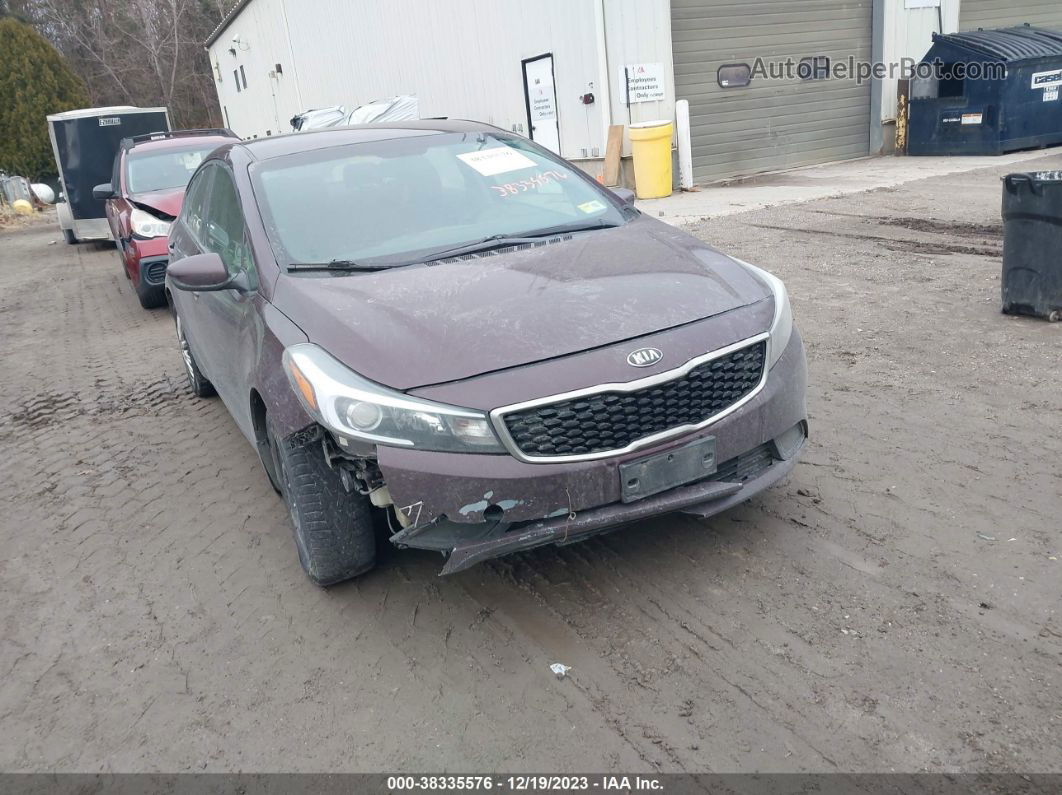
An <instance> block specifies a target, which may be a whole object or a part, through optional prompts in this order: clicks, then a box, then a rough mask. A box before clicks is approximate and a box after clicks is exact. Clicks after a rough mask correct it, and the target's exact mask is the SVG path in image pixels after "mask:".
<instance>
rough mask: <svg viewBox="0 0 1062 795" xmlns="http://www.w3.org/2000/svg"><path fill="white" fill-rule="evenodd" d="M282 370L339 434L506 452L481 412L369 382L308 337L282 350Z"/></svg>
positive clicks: (384, 441) (443, 447)
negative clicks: (311, 341) (435, 401)
mask: <svg viewBox="0 0 1062 795" xmlns="http://www.w3.org/2000/svg"><path fill="white" fill-rule="evenodd" d="M284 371H285V372H286V373H287V374H288V380H289V381H291V386H292V388H293V389H294V390H295V394H296V395H297V396H298V398H299V401H300V402H301V403H302V405H303V407H304V408H305V409H306V411H307V412H308V413H309V414H310V415H311V416H312V417H313V418H314V419H315V420H317V421H318V422H319V423H321V424H322V425H323V426H325V427H326V428H328V430H330V431H332V432H333V433H335V434H338V435H340V436H345V437H348V438H352V439H360V440H362V441H366V442H371V443H373V444H383V445H390V446H392V447H414V448H416V449H418V450H437V451H441V452H450V453H503V452H505V450H504V448H503V447H502V446H501V444H500V443H499V442H498V439H497V437H496V436H495V435H494V431H493V430H492V429H491V426H490V420H488V419H487V415H486V414H484V413H483V412H481V411H474V410H472V409H462V408H457V407H455V406H447V405H444V404H442V403H433V402H432V401H430V400H421V399H420V398H415V397H410V396H409V395H406V394H403V393H402V392H396V391H394V390H391V389H388V388H387V387H384V386H381V385H380V384H376V383H373V382H372V381H369V380H368V379H365V378H362V377H361V376H360V375H358V374H357V373H355V372H353V371H352V370H350V369H349V368H348V367H346V366H345V365H343V364H341V363H340V362H339V361H338V360H336V359H335V358H333V357H332V356H330V355H329V354H327V353H325V352H324V351H323V350H322V349H321V348H319V347H317V346H316V345H313V344H311V343H301V344H299V345H292V346H291V347H290V348H288V349H287V350H285V351H284Z"/></svg>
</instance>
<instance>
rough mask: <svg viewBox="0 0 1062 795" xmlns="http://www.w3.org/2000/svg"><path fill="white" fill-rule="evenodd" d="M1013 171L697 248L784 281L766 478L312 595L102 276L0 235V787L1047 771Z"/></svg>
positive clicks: (747, 217)
mask: <svg viewBox="0 0 1062 795" xmlns="http://www.w3.org/2000/svg"><path fill="white" fill-rule="evenodd" d="M1025 167H1026V168H1028V169H1030V170H1032V169H1039V168H1044V169H1047V168H1051V169H1057V168H1062V156H1059V155H1054V156H1051V157H1045V158H1044V159H1043V160H1037V161H1035V162H1031V163H1028V164H1025ZM1005 170H1007V169H1000V168H989V169H983V170H979V171H973V172H967V173H964V174H959V175H954V176H949V177H936V178H933V179H930V180H923V181H920V182H913V183H908V184H906V185H904V186H901V187H898V188H889V189H882V190H879V191H872V192H869V193H863V194H858V195H854V196H846V197H844V198H839V199H827V200H822V201H815V202H812V203H807V204H802V205H793V206H789V207H783V208H776V209H767V210H760V211H756V212H750V213H745V214H741V215H736V216H731V217H727V218H723V219H718V220H715V221H705V222H703V223H701V224H700V225H699V226H697V228H696V229H694V230H693V231H694V232H695V233H696V234H698V235H699V236H701V237H702V238H704V239H705V240H709V241H712V242H714V243H715V244H717V245H718V246H720V247H721V248H723V249H725V250H727V251H729V252H731V253H733V254H735V255H737V256H740V257H742V258H744V259H747V260H750V261H753V262H757V263H760V264H763V265H764V266H765V267H768V268H770V269H771V270H773V271H774V272H776V273H777V274H779V275H780V276H782V277H783V278H784V279H785V280H786V282H787V284H788V286H789V289H790V293H791V295H792V302H793V307H794V312H795V315H796V318H797V322H798V324H799V325H800V328H801V330H802V333H803V335H804V339H805V341H806V343H807V348H808V356H809V362H810V372H811V384H810V391H809V396H808V397H809V407H810V415H811V446H810V449H809V451H808V453H807V455H806V456H805V458H804V460H803V461H802V462H801V463H800V464H799V466H798V467H797V468H796V470H795V471H794V473H793V474H792V476H791V477H790V478H789V480H788V481H787V482H785V483H784V484H782V485H780V486H778V487H776V488H775V489H773V490H771V491H769V492H768V493H766V494H764V495H762V496H760V497H758V498H756V499H754V500H753V501H752V502H750V503H748V504H746V505H744V506H743V507H740V508H739V509H736V510H733V511H731V512H729V513H728V514H726V515H723V516H721V517H717V518H715V519H712V520H710V521H697V520H695V519H693V518H687V517H679V516H669V517H665V518H661V519H658V520H655V521H651V522H645V523H643V524H640V525H637V526H633V527H630V528H626V529H624V530H621V531H619V532H616V533H613V534H610V535H607V536H603V537H599V538H596V539H594V540H591V541H589V542H587V543H583V544H579V545H575V546H571V547H568V548H564V549H559V550H558V549H553V548H547V549H544V550H539V551H535V552H531V553H527V554H521V555H518V556H515V557H512V558H508V559H505V560H500V561H495V562H492V563H488V564H485V565H481V566H479V567H477V568H474V569H472V570H469V571H467V572H464V573H461V574H459V575H456V576H453V577H450V578H446V579H439V578H437V577H436V574H437V572H438V569H439V567H440V564H441V560H440V558H438V557H437V556H434V555H432V554H429V553H418V552H415V551H411V552H401V553H400V552H396V551H390V550H388V551H386V552H385V557H384V559H383V560H382V562H381V565H380V566H379V568H378V569H377V570H376V571H375V572H373V573H372V574H370V575H368V576H366V577H364V578H362V579H360V580H358V581H357V582H356V583H353V584H349V585H345V586H342V587H338V588H334V589H331V590H328V591H323V590H319V589H317V588H315V587H314V586H312V585H311V584H310V583H309V582H308V581H307V580H306V578H305V577H304V576H303V574H302V571H301V570H300V568H299V564H298V561H297V558H296V554H295V548H294V545H293V543H292V538H291V530H290V529H289V526H288V520H287V517H286V515H285V512H284V510H283V508H282V505H281V503H280V501H279V499H278V498H277V497H276V496H275V495H274V493H273V492H272V491H271V490H270V487H269V485H268V483H267V481H266V478H265V476H264V474H263V473H262V472H261V470H260V467H259V464H258V461H257V458H256V456H255V453H254V451H253V450H252V449H251V448H250V446H249V445H248V444H247V443H246V441H245V440H244V439H243V438H242V437H241V436H240V434H239V432H238V431H237V430H236V427H235V426H234V425H233V423H232V422H231V420H230V419H229V417H228V414H227V413H226V412H225V410H224V408H223V407H222V406H221V404H220V403H218V402H217V401H216V400H212V401H211V400H208V401H201V400H197V399H195V398H193V397H192V396H191V395H190V394H189V393H188V392H187V390H186V388H185V384H184V378H183V374H182V369H181V364H180V361H179V357H178V354H177V350H176V346H175V343H174V335H173V329H172V321H171V320H170V319H169V317H168V315H167V314H166V313H165V312H164V311H156V312H146V311H144V310H142V309H140V307H139V306H138V304H137V301H136V298H135V297H134V295H133V293H132V291H131V289H130V287H129V284H128V282H126V280H125V279H124V277H123V276H122V274H121V272H120V270H119V265H118V259H117V257H116V254H115V252H114V251H113V249H107V248H103V247H94V246H92V245H83V246H78V247H72V246H67V245H65V244H63V243H62V241H61V238H60V236H59V233H58V231H57V230H56V228H55V227H53V226H51V225H45V226H42V225H35V226H33V227H31V228H29V229H25V230H21V231H17V232H5V233H3V235H2V236H0V355H2V361H3V365H4V366H3V377H2V378H0V499H2V505H3V515H2V517H0V549H2V552H0V726H2V727H3V730H2V731H0V769H2V770H5V771H14V770H19V771H31V770H32V771H43V770H61V771H142V770H150V771H184V770H203V769H205V770H214V771H222V770H245V771H247V770H261V771H268V770H298V771H355V770H387V771H413V770H434V771H438V770H440V769H447V770H451V771H453V770H461V771H480V772H482V771H486V770H511V771H557V772H563V771H584V772H588V771H594V770H597V771H606V770H612V771H614V770H620V769H622V770H624V771H705V772H707V771H752V770H759V771H767V770H771V771H834V770H844V771H894V770H896V771H988V770H993V771H1003V770H1018V771H1027V772H1030V771H1056V772H1058V771H1062V746H1060V743H1059V737H1060V736H1062V699H1060V693H1062V688H1060V686H1062V614H1060V610H1062V598H1060V597H1062V540H1060V534H1062V433H1060V431H1062V390H1060V389H1059V384H1060V375H1062V357H1060V352H1062V323H1060V324H1054V325H1050V324H1048V323H1046V322H1043V321H1038V320H1033V319H1020V318H1012V317H1005V316H1003V315H1001V314H1000V313H999V273H1000V249H1001V226H1000V221H999V194H1000V183H999V175H1000V174H1001V173H1003V171H1005ZM56 241H58V242H56ZM553 662H562V663H565V664H567V665H570V666H572V669H571V672H570V674H569V676H568V677H567V678H566V679H563V680H558V679H556V678H555V677H554V676H553V675H552V674H551V673H550V670H549V665H550V663H553Z"/></svg>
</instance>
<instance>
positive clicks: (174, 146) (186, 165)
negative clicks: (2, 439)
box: [92, 130, 239, 309]
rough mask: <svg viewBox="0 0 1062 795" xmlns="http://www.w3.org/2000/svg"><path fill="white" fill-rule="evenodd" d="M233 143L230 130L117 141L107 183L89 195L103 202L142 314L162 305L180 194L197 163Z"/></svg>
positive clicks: (176, 133) (187, 131)
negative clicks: (109, 179) (168, 246)
mask: <svg viewBox="0 0 1062 795" xmlns="http://www.w3.org/2000/svg"><path fill="white" fill-rule="evenodd" d="M234 140H239V136H237V135H236V134H235V133H233V132H232V131H231V130H174V131H171V132H158V133H150V134H148V135H137V136H134V137H132V138H125V139H123V140H122V143H121V146H120V147H119V149H118V153H117V154H116V155H115V156H114V172H113V174H112V176H111V181H110V182H108V183H105V184H103V185H97V186H96V187H95V188H94V189H93V191H92V194H93V196H95V197H96V198H97V199H104V200H105V206H106V211H107V223H108V224H110V227H111V236H112V237H113V238H114V244H115V246H117V248H118V256H119V257H121V259H122V267H123V269H124V270H125V275H126V278H128V279H129V280H130V281H132V283H133V288H134V289H135V290H136V295H137V298H139V299H140V305H141V306H143V307H144V308H145V309H151V308H154V307H158V306H163V305H164V304H165V303H166V297H165V292H164V290H163V283H164V281H165V278H166V263H167V261H168V260H169V251H168V249H167V240H168V235H169V233H170V223H171V222H172V221H173V219H174V218H176V217H177V214H178V213H179V212H180V211H181V203H182V202H183V201H184V189H185V187H187V185H188V180H189V178H191V176H192V174H194V173H195V170H196V169H197V168H198V167H199V164H200V163H201V162H202V161H203V160H204V158H206V156H207V155H209V154H210V153H211V152H212V151H214V150H215V149H216V148H217V147H219V146H221V145H222V144H229V143H232V142H233V141H234Z"/></svg>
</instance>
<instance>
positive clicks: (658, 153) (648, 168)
mask: <svg viewBox="0 0 1062 795" xmlns="http://www.w3.org/2000/svg"><path fill="white" fill-rule="evenodd" d="M673 129H674V127H673V125H672V124H671V122H669V121H666V120H661V121H643V122H639V123H638V124H632V125H631V126H630V127H629V128H628V132H629V134H630V136H631V149H632V150H633V153H634V191H635V193H637V194H638V198H639V199H659V198H661V197H663V196H670V195H671V135H672V132H673Z"/></svg>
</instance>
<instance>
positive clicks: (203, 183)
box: [167, 121, 807, 585]
mask: <svg viewBox="0 0 1062 795" xmlns="http://www.w3.org/2000/svg"><path fill="white" fill-rule="evenodd" d="M632 198H633V197H632V195H631V194H630V192H629V191H616V192H611V191H608V190H605V189H603V188H601V187H600V186H598V185H597V184H596V183H595V182H594V181H593V180H592V179H589V178H588V177H587V176H586V175H584V174H583V173H582V172H580V171H579V170H578V169H576V168H574V167H573V166H571V165H569V164H568V163H567V162H565V161H564V160H562V159H560V158H558V157H556V156H555V155H553V154H551V153H550V152H548V151H546V150H545V149H543V148H542V147H540V146H537V145H536V144H534V143H532V142H531V141H528V140H526V139H524V138H521V137H519V136H515V135H511V134H509V133H506V132H504V131H502V130H499V129H496V128H494V127H489V126H486V125H483V124H477V123H472V122H458V121H430V122H429V121H422V122H416V123H408V124H400V125H394V126H388V127H381V126H366V127H350V128H346V129H338V130H324V131H320V132H312V133H305V134H300V135H294V136H282V137H276V138H267V139H259V140H256V141H253V142H244V143H234V144H232V145H229V146H225V147H223V148H221V149H219V150H217V151H216V152H214V154H212V155H211V156H210V157H209V158H208V159H207V161H206V162H205V163H204V164H203V165H202V166H201V167H200V168H199V170H198V171H197V172H196V174H195V176H194V177H193V178H192V181H191V184H190V185H189V189H188V194H187V198H186V200H185V204H184V208H183V210H182V211H181V215H180V217H179V218H178V220H177V222H176V224H175V225H174V228H173V230H172V231H171V235H170V239H171V247H172V249H173V252H172V258H173V264H171V265H170V268H169V272H168V275H167V295H168V296H169V298H170V300H171V302H172V305H173V309H174V312H175V315H176V325H177V337H178V341H179V344H180V349H181V352H182V354H183V358H184V364H185V367H186V369H187V372H188V378H189V381H190V383H191V386H192V389H193V390H194V391H195V392H196V394H198V395H202V396H205V395H209V394H213V392H214V390H217V393H218V394H219V395H220V396H221V399H222V400H223V401H224V402H225V405H226V406H227V407H228V409H229V411H230V412H231V413H232V416H233V417H234V418H235V421H236V423H237V425H238V426H239V427H240V429H241V430H242V431H243V433H244V434H245V435H246V436H247V438H248V440H250V442H251V443H252V444H253V445H254V446H255V447H256V448H257V450H258V452H259V455H260V456H261V460H262V463H263V465H264V467H265V470H266V472H267V473H268V475H269V478H270V480H271V481H272V483H273V485H274V487H275V488H276V489H277V490H278V491H279V492H280V493H281V494H282V495H283V497H284V499H285V501H286V503H287V505H288V508H289V510H290V512H291V518H292V520H293V523H294V528H295V541H296V546H297V548H298V553H299V559H300V560H301V562H302V565H303V567H304V568H305V570H306V572H307V574H309V576H310V577H311V579H313V581H314V582H316V583H318V584H322V585H328V584H331V583H336V582H340V581H342V580H345V579H348V578H351V577H354V576H356V575H358V574H360V573H362V572H364V571H367V570H368V569H370V568H372V566H373V564H374V562H375V559H376V542H377V538H376V534H375V533H374V529H373V526H374V524H373V521H372V517H373V513H374V512H380V513H383V514H385V515H386V518H387V525H388V527H389V533H388V536H389V540H390V542H391V543H393V544H395V545H396V546H398V547H400V548H405V547H419V548H423V549H430V550H436V551H439V552H441V553H443V554H444V555H445V556H446V557H447V562H446V565H445V566H444V568H443V572H444V573H451V572H455V571H459V570H461V569H464V568H466V567H468V566H471V565H473V564H474V563H476V562H478V561H482V560H485V559H488V558H492V557H496V556H498V555H504V554H507V553H511V552H516V551H518V550H526V549H530V548H532V547H537V546H540V545H543V544H566V543H570V542H572V541H577V540H579V539H582V538H585V537H587V536H589V535H591V534H594V533H598V532H601V531H603V530H606V529H611V528H615V527H616V526H617V525H620V524H625V523H629V522H632V521H636V520H639V519H643V518H645V517H649V516H654V515H657V514H661V513H665V512H672V511H678V512H683V513H688V514H694V515H696V516H701V517H707V516H711V515H712V514H715V513H718V512H719V511H722V510H724V509H726V508H729V507H731V506H733V505H736V504H737V503H739V502H742V501H743V500H747V499H748V498H749V497H751V496H752V495H754V494H756V493H757V492H759V491H761V490H762V489H764V488H766V487H768V486H770V485H771V484H772V483H774V482H776V481H777V480H779V479H780V478H781V477H783V476H784V475H785V474H786V473H787V472H789V470H790V469H791V468H792V467H793V465H794V463H795V461H796V457H797V456H798V454H799V453H800V452H801V450H802V449H803V447H804V443H805V439H806V437H807V415H806V410H805V404H804V392H805V384H806V378H807V376H806V365H805V361H804V348H803V345H802V343H801V341H800V336H799V334H798V333H797V331H796V329H795V328H794V326H793V319H792V315H791V313H790V308H789V299H788V297H787V295H786V291H785V287H784V286H783V285H782V283H781V282H780V281H779V280H778V279H776V278H775V277H773V276H771V275H770V274H768V273H766V272H764V271H762V270H760V269H758V268H755V267H753V266H752V265H748V264H746V263H743V262H740V261H739V260H735V259H733V258H731V257H728V256H726V255H725V254H722V253H720V252H719V251H716V250H715V249H713V248H711V247H709V246H706V245H705V244H704V243H702V242H700V241H698V240H696V239H694V238H692V237H690V236H689V235H687V234H685V233H684V232H681V231H679V230H677V229H674V228H672V227H669V226H667V225H665V224H663V223H661V222H659V221H656V220H654V219H652V218H649V217H647V216H644V215H643V214H641V213H640V212H638V211H637V210H636V209H634V207H633V206H632V203H633V202H632Z"/></svg>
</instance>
